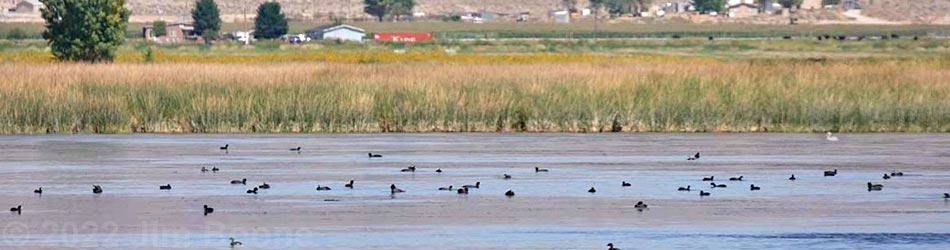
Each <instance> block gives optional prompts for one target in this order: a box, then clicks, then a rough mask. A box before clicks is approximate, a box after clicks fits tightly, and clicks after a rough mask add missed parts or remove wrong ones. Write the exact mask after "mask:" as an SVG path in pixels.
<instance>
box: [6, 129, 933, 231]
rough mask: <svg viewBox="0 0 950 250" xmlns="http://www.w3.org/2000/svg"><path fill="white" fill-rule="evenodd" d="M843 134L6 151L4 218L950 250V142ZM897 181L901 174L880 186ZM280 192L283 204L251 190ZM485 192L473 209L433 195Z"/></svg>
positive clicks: (217, 140)
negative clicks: (263, 186) (829, 173)
mask: <svg viewBox="0 0 950 250" xmlns="http://www.w3.org/2000/svg"><path fill="white" fill-rule="evenodd" d="M839 137H840V138H841V141H839V142H827V141H825V140H824V135H813V134H556V133H552V134H379V135H361V134H348V135H43V136H0V188H2V189H3V190H4V192H3V193H2V194H0V201H2V202H3V203H2V204H0V205H3V206H7V207H10V206H15V205H17V204H22V205H23V207H24V212H23V213H22V214H19V215H17V214H13V213H7V212H4V214H3V215H0V230H2V232H0V233H2V234H0V249H103V248H109V249H132V248H135V249H216V248H227V247H228V244H227V238H228V237H235V238H237V239H238V240H240V241H242V242H244V245H243V246H241V249H354V248H358V249H443V248H456V249H606V246H605V245H606V243H608V242H613V243H615V244H616V245H617V246H618V247H620V248H622V249H683V248H691V249H764V248H784V249H790V248H806V249H856V248H872V249H950V201H947V200H945V199H943V198H942V194H943V193H947V192H950V135H946V134H845V135H839ZM224 144H230V145H231V148H230V150H228V151H227V152H224V151H221V150H218V147H220V146H223V145H224ZM297 146H300V147H302V148H303V150H302V151H301V152H300V153H296V152H291V151H290V150H288V149H289V148H292V147H297ZM697 151H701V152H702V153H703V156H702V158H701V159H700V160H698V161H686V160H685V159H686V155H689V154H693V153H695V152H697ZM367 152H373V153H379V154H382V155H384V157H383V158H375V159H369V158H368V157H367V155H366V154H367ZM409 165H415V166H417V167H418V170H417V171H416V172H415V173H405V172H400V169H401V168H405V167H407V166H409ZM202 166H207V167H209V168H210V166H217V167H219V168H221V169H222V171H220V172H218V173H201V172H200V171H199V169H200V168H201V167H202ZM534 167H541V168H547V169H550V170H551V171H550V172H547V173H535V172H534V170H533V168H534ZM437 168H441V169H442V170H443V172H442V173H436V172H435V169H437ZM831 169H838V171H839V175H838V176H835V177H824V176H822V172H823V171H824V170H831ZM892 171H900V172H904V174H905V175H904V176H901V177H894V178H892V179H889V180H884V179H882V178H881V177H882V175H883V174H884V173H889V172H892ZM502 174H511V175H512V176H513V178H512V179H510V180H505V179H503V178H501V176H502ZM791 174H795V175H796V177H798V180H796V181H789V180H788V177H789V175H791ZM740 175H741V176H743V177H744V178H743V179H744V181H741V182H738V181H728V178H729V177H732V176H740ZM703 176H716V182H717V183H722V184H727V185H728V187H727V188H710V185H709V183H708V182H703V181H701V179H702V177H703ZM243 178H247V179H248V185H232V184H229V182H230V180H233V179H243ZM351 179H352V180H355V181H356V185H355V188H353V189H348V188H344V187H343V184H344V183H345V182H346V181H348V180H351ZM264 181H266V182H267V183H269V184H271V185H272V186H273V188H271V189H268V190H261V191H260V192H259V194H257V195H249V194H246V193H245V191H246V190H247V189H249V188H251V187H253V186H256V185H258V184H260V183H261V182H264ZM621 181H627V182H630V183H632V186H631V187H621V185H620V183H621ZM475 182H481V186H480V187H481V188H479V189H475V190H472V191H471V193H470V194H468V195H458V194H456V193H455V192H446V191H439V190H437V188H438V187H443V186H449V185H453V186H455V187H458V186H461V185H465V184H474V183H475ZM867 182H873V183H875V184H877V183H880V184H883V185H884V186H885V187H884V190H883V191H874V192H868V191H867V189H866V183H867ZM163 184H171V185H172V186H173V189H172V190H159V189H158V186H159V185H163ZM390 184H396V185H397V186H399V188H401V189H405V190H406V191H407V192H406V193H401V194H397V195H391V194H390V193H389V185H390ZM751 184H755V185H756V186H761V187H762V190H761V191H754V192H753V191H750V190H749V185H751ZM91 185H101V186H102V187H103V188H104V189H105V192H104V193H103V194H100V195H94V194H92V192H91ZM317 185H324V186H330V187H331V188H333V190H331V191H316V190H315V189H314V187H316V186H317ZM687 185H689V186H691V189H692V191H691V192H680V191H677V190H676V189H677V188H678V187H681V186H687ZM41 186H42V187H43V189H44V191H45V192H44V193H43V195H42V196H40V195H35V194H33V193H32V190H33V189H35V188H37V187H41ZM590 187H595V188H596V189H597V192H596V193H593V194H591V193H588V192H587V189H589V188H590ZM507 190H513V191H515V192H516V196H515V197H512V198H506V197H504V196H503V193H504V192H505V191H507ZM699 190H704V191H708V192H711V193H712V196H708V197H700V196H699V194H698V191H699ZM637 201H644V202H646V203H647V204H649V205H650V207H649V209H647V210H643V211H639V210H637V209H635V208H634V207H633V204H635V203H636V202H637ZM204 204H208V205H210V206H212V207H214V208H215V210H216V211H215V213H213V214H210V215H208V216H204V215H202V212H201V211H202V205H204Z"/></svg>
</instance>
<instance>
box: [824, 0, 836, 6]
mask: <svg viewBox="0 0 950 250" xmlns="http://www.w3.org/2000/svg"><path fill="white" fill-rule="evenodd" d="M840 3H841V0H821V5H838V4H840Z"/></svg>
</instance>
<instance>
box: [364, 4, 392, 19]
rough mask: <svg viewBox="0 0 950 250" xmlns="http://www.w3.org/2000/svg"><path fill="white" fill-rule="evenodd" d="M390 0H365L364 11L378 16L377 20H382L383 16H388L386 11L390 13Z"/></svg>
mask: <svg viewBox="0 0 950 250" xmlns="http://www.w3.org/2000/svg"><path fill="white" fill-rule="evenodd" d="M388 1H389V0H363V5H364V7H363V12H365V13H366V14H370V15H372V16H374V17H376V20H378V21H380V22H382V21H383V18H384V17H386V13H389V9H388V8H389V6H388V4H387V2H388Z"/></svg>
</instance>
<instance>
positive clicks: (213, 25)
mask: <svg viewBox="0 0 950 250" xmlns="http://www.w3.org/2000/svg"><path fill="white" fill-rule="evenodd" d="M191 18H192V19H194V26H195V33H196V34H199V35H201V38H204V40H205V43H207V44H211V41H214V40H215V39H218V32H219V31H221V14H220V12H219V11H218V4H217V3H215V2H214V0H198V1H197V2H195V9H194V10H192V11H191Z"/></svg>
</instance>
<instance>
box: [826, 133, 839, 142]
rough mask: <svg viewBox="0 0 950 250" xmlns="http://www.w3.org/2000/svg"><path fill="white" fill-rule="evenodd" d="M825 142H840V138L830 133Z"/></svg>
mask: <svg viewBox="0 0 950 250" xmlns="http://www.w3.org/2000/svg"><path fill="white" fill-rule="evenodd" d="M825 140H828V141H838V137H837V136H834V135H832V134H831V132H828V135H827V136H825Z"/></svg>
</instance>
